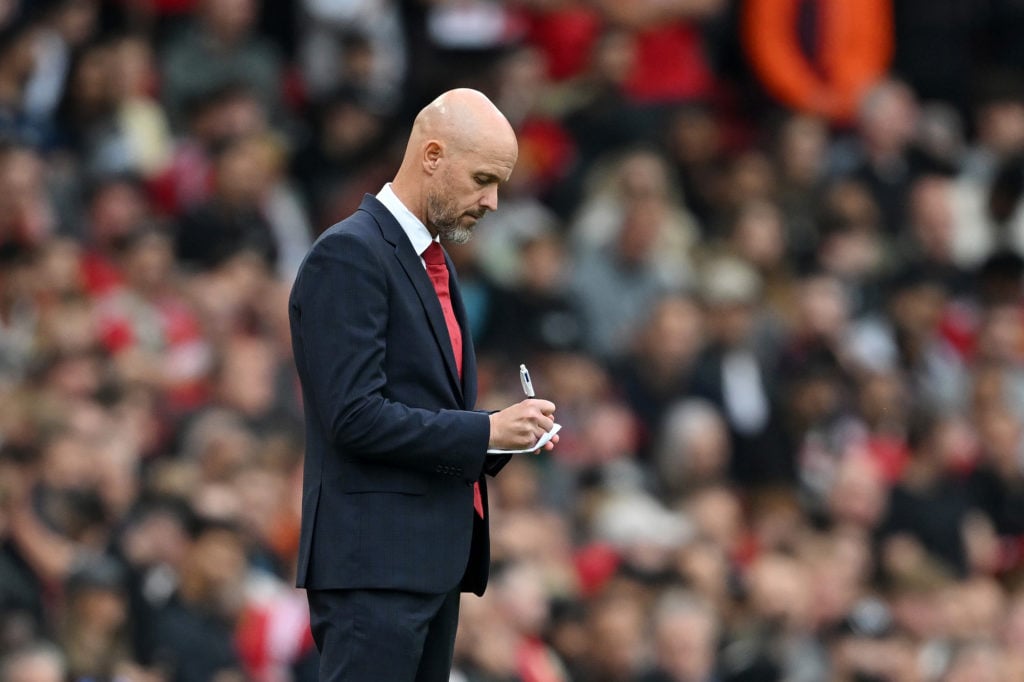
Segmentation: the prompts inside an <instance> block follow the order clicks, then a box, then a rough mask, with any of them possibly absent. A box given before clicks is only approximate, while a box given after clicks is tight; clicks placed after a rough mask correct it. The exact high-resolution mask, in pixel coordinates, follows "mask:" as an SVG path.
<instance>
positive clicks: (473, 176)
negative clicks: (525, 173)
mask: <svg viewBox="0 0 1024 682" xmlns="http://www.w3.org/2000/svg"><path fill="white" fill-rule="evenodd" d="M515 163H516V150H515V149H514V148H512V149H509V148H507V147H502V146H499V145H497V144H494V143H491V144H484V145H481V146H480V147H479V148H478V149H477V150H462V149H459V148H457V147H454V146H453V147H450V148H449V150H448V152H447V154H446V156H445V161H444V166H443V167H442V168H440V169H439V172H438V173H437V175H435V176H434V180H435V182H434V183H433V184H432V186H431V187H430V188H429V189H428V191H427V207H426V211H427V215H426V218H427V226H428V227H429V228H431V231H433V232H436V233H437V234H439V235H440V236H441V239H442V240H444V241H447V242H453V243H455V244H465V243H466V242H467V241H469V239H470V237H472V236H473V228H475V227H476V223H477V221H478V220H480V218H482V217H483V216H484V214H485V213H487V211H495V210H497V209H498V185H499V184H500V183H502V182H505V181H507V180H508V178H509V176H510V175H511V174H512V168H513V167H514V166H515Z"/></svg>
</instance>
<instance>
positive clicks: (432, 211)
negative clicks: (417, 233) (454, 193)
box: [427, 192, 483, 244]
mask: <svg viewBox="0 0 1024 682" xmlns="http://www.w3.org/2000/svg"><path fill="white" fill-rule="evenodd" d="M465 215H471V216H473V217H474V218H476V219H477V220H479V219H480V218H482V217H483V214H482V213H481V215H477V214H475V213H459V210H458V208H457V207H456V206H455V202H454V201H452V200H451V199H448V198H446V197H445V196H443V195H442V194H440V193H433V192H432V193H430V194H429V195H428V196H427V223H428V225H429V226H430V227H432V228H434V230H435V231H436V232H437V234H438V235H439V236H440V237H441V241H444V242H450V243H452V244H465V243H466V242H468V241H469V240H470V238H472V236H473V228H472V226H467V225H463V224H462V223H461V220H462V218H463V216H465Z"/></svg>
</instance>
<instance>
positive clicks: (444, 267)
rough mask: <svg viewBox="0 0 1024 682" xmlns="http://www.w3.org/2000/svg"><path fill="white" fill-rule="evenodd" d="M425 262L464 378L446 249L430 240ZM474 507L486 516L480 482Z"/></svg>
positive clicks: (456, 363)
mask: <svg viewBox="0 0 1024 682" xmlns="http://www.w3.org/2000/svg"><path fill="white" fill-rule="evenodd" d="M423 262H424V263H426V264H427V274H428V275H429V276H430V281H431V282H432V283H433V284H434V291H435V292H437V298H438V300H439V301H440V302H441V312H443V313H444V323H445V326H447V327H448V338H449V340H450V341H451V343H452V352H454V353H455V368H456V369H458V371H459V378H460V379H461V378H462V331H461V330H460V329H459V323H458V321H457V320H456V319H455V309H454V308H452V295H451V292H450V291H449V289H448V264H447V263H446V262H445V260H444V251H443V250H442V249H441V245H440V244H438V243H437V242H434V241H432V242H430V246H428V247H427V250H426V251H424V252H423ZM473 509H475V510H476V513H477V515H478V516H479V517H480V518H481V519H482V518H483V517H484V501H483V498H482V497H481V496H480V483H479V482H474V483H473Z"/></svg>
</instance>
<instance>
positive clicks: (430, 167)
mask: <svg viewBox="0 0 1024 682" xmlns="http://www.w3.org/2000/svg"><path fill="white" fill-rule="evenodd" d="M518 153H519V147H518V143H517V142H516V135H515V131H513V129H512V125H511V124H510V123H509V122H508V119H506V118H505V116H504V114H502V113H501V111H499V110H498V108H497V107H496V106H495V105H494V103H493V102H491V100H489V99H488V98H487V96H486V95H484V94H483V93H481V92H479V91H477V90H471V89H468V88H459V89H456V90H449V91H448V92H445V93H444V94H442V95H441V96H440V97H438V98H437V99H435V100H434V101H433V102H431V103H430V104H428V105H427V106H426V107H424V108H423V110H422V111H420V113H419V114H418V115H417V116H416V120H415V121H414V122H413V127H412V132H411V134H410V135H409V144H408V146H407V147H406V150H405V157H404V158H403V159H402V166H401V168H399V170H398V173H397V175H396V176H395V180H394V183H393V186H392V187H393V189H394V191H395V194H396V195H398V197H399V199H401V200H402V203H404V204H405V205H406V207H408V208H409V210H410V211H412V212H413V214H415V215H416V216H417V217H418V218H420V220H422V221H423V223H424V224H425V225H426V226H427V228H428V229H429V230H430V231H431V233H433V234H440V235H441V237H442V239H448V240H451V241H456V242H463V241H466V240H467V239H468V238H469V236H470V235H471V234H472V229H473V226H474V225H475V223H476V220H478V219H479V218H480V217H482V216H483V214H484V213H486V212H487V211H493V210H496V209H497V207H498V186H499V184H500V183H503V182H506V181H507V180H508V179H509V176H510V175H511V174H512V168H513V167H514V166H515V162H516V158H517V157H518Z"/></svg>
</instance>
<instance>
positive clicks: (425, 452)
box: [293, 232, 490, 481]
mask: <svg viewBox="0 0 1024 682" xmlns="http://www.w3.org/2000/svg"><path fill="white" fill-rule="evenodd" d="M296 286H297V291H296V293H297V296H296V297H295V304H294V305H295V306H296V307H297V310H295V311H293V313H294V314H296V315H298V327H299V330H300V338H301V344H302V357H303V359H304V360H305V363H306V365H307V366H306V367H305V368H304V374H305V376H306V380H307V381H308V382H309V384H310V387H309V392H310V394H311V397H312V399H313V400H314V401H315V404H316V405H315V407H316V412H317V415H318V417H319V419H320V422H321V425H322V428H323V430H324V432H325V433H327V434H329V436H330V438H331V441H332V443H333V445H334V447H335V448H336V449H337V450H339V451H340V452H342V453H343V454H345V455H346V456H351V457H356V458H365V459H369V460H376V461H378V462H379V463H382V464H383V463H387V464H390V465H396V466H402V467H408V468H411V469H417V470H421V471H425V472H431V473H433V472H436V471H437V470H438V467H444V466H447V467H455V469H456V470H458V471H460V472H461V474H462V477H463V478H464V479H466V480H467V481H474V480H476V479H477V478H479V477H480V475H481V472H482V470H483V466H484V459H485V455H486V450H487V443H488V440H489V438H490V421H489V418H488V416H487V415H486V414H482V413H479V412H474V411H468V410H458V409H436V410H432V409H424V408H421V407H413V406H410V405H406V404H403V403H402V402H400V401H397V400H394V399H389V398H388V397H387V396H386V393H387V376H386V374H385V371H384V360H385V353H386V352H391V353H401V352H406V353H416V352H417V350H418V349H419V348H420V347H421V346H423V345H424V344H425V343H426V342H425V341H424V340H422V339H406V340H404V342H405V345H403V346H402V347H391V348H388V347H387V346H388V337H387V332H388V330H387V325H388V314H389V309H388V279H387V275H386V274H385V271H384V265H383V263H381V262H380V260H379V258H378V257H377V255H376V254H375V253H374V251H373V249H372V248H371V247H370V246H369V245H368V244H366V243H364V242H363V241H362V240H361V239H360V237H359V236H357V235H354V234H351V233H344V232H342V233H338V234H336V235H332V236H331V237H329V238H327V239H322V240H320V241H319V242H318V243H317V245H316V246H315V247H314V249H313V250H312V252H311V253H310V254H309V256H308V257H307V260H306V263H305V265H304V267H303V271H302V274H301V276H300V280H299V281H298V282H297V283H296ZM392 345H394V342H393V341H392Z"/></svg>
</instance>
